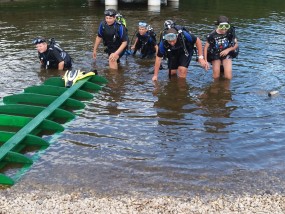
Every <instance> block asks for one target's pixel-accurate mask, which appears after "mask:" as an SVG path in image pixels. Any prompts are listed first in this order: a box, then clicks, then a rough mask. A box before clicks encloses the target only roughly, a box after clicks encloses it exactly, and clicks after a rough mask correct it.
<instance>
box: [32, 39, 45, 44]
mask: <svg viewBox="0 0 285 214" xmlns="http://www.w3.org/2000/svg"><path fill="white" fill-rule="evenodd" d="M43 42H46V40H45V39H42V38H35V39H34V40H33V44H34V45H37V44H40V43H43Z"/></svg>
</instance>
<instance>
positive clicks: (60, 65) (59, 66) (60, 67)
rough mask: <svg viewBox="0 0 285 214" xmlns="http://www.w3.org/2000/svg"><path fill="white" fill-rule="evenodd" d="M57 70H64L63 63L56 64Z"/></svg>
mask: <svg viewBox="0 0 285 214" xmlns="http://www.w3.org/2000/svg"><path fill="white" fill-rule="evenodd" d="M57 69H58V70H60V71H62V70H63V69H64V61H61V62H59V63H58V67H57Z"/></svg>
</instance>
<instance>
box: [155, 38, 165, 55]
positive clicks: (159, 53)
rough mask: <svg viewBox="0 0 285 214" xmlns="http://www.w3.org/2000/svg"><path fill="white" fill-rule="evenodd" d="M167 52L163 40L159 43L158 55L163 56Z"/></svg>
mask: <svg viewBox="0 0 285 214" xmlns="http://www.w3.org/2000/svg"><path fill="white" fill-rule="evenodd" d="M164 54H165V48H164V45H163V41H161V42H160V43H159V45H158V52H157V56H158V57H163V56H164Z"/></svg>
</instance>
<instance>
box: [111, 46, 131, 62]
mask: <svg viewBox="0 0 285 214" xmlns="http://www.w3.org/2000/svg"><path fill="white" fill-rule="evenodd" d="M127 45H128V42H127V41H125V42H122V44H121V45H120V47H119V48H118V49H117V50H116V51H115V52H114V53H112V54H110V57H109V58H110V60H112V61H117V60H118V59H119V58H120V54H121V53H122V52H123V51H124V50H125V48H126V47H127Z"/></svg>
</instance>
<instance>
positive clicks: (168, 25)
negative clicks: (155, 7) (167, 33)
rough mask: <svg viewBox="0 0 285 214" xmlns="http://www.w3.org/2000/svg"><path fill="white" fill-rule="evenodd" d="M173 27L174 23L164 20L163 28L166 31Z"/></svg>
mask: <svg viewBox="0 0 285 214" xmlns="http://www.w3.org/2000/svg"><path fill="white" fill-rule="evenodd" d="M173 26H174V22H173V21H172V20H166V21H165V22H164V28H166V29H170V28H172V27H173Z"/></svg>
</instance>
